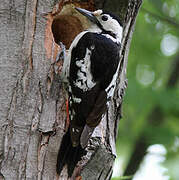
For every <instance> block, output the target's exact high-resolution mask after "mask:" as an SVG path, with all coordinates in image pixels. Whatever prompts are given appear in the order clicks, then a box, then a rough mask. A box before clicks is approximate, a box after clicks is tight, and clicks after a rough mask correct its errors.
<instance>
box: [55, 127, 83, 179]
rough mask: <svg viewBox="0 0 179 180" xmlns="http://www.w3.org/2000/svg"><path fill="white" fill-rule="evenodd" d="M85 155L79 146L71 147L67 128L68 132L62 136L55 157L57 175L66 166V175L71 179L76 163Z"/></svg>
mask: <svg viewBox="0 0 179 180" xmlns="http://www.w3.org/2000/svg"><path fill="white" fill-rule="evenodd" d="M85 154H86V151H85V150H84V149H83V148H82V147H81V145H78V146H77V147H73V146H72V141H71V137H70V128H68V131H67V132H66V134H65V135H64V136H63V139H62V142H61V145H60V149H59V152H58V156H57V165H56V171H57V173H58V174H60V173H61V171H62V169H63V167H64V166H65V165H67V169H68V175H69V177H71V176H72V174H73V170H74V168H75V166H76V164H77V163H78V161H80V160H81V157H82V156H83V155H85Z"/></svg>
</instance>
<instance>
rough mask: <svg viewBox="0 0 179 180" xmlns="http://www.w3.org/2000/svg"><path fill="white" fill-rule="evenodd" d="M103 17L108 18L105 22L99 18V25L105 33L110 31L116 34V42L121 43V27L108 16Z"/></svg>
mask: <svg viewBox="0 0 179 180" xmlns="http://www.w3.org/2000/svg"><path fill="white" fill-rule="evenodd" d="M105 16H107V17H108V20H107V21H103V20H102V19H99V18H98V20H99V21H100V23H101V24H102V26H103V28H104V29H105V30H106V31H111V32H113V33H114V34H116V39H117V42H121V40H122V32H123V28H122V26H120V25H119V23H118V21H117V20H115V19H113V18H112V17H111V16H109V15H108V14H105Z"/></svg>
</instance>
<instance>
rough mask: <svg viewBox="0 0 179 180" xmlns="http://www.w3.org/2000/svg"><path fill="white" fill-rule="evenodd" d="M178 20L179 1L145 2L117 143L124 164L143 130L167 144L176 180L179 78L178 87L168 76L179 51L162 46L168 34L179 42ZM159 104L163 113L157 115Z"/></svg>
mask: <svg viewBox="0 0 179 180" xmlns="http://www.w3.org/2000/svg"><path fill="white" fill-rule="evenodd" d="M173 22H175V23H176V25H174V24H173ZM177 24H178V25H179V0H144V3H143V6H142V8H141V11H140V13H139V15H138V18H137V22H136V27H135V31H134V35H133V40H132V44H131V49H130V53H129V60H128V69H127V77H128V88H127V91H126V95H125V98H124V105H123V119H122V120H121V121H120V123H119V135H118V141H117V153H118V154H119V158H122V159H124V167H125V166H126V165H127V163H128V160H129V157H130V155H131V153H132V151H133V147H134V144H135V142H136V140H137V138H138V137H140V135H141V134H143V135H144V136H145V137H146V138H145V139H146V143H147V144H148V145H152V144H163V145H164V146H165V148H166V149H167V155H166V161H165V163H164V165H165V167H166V168H167V169H168V174H169V176H170V179H173V180H177V179H179V176H178V174H177V173H178V169H177V168H178V162H179V153H178V152H179V145H178V147H176V149H175V151H172V150H171V149H172V148H173V146H174V142H175V139H176V137H179V84H178V82H179V80H178V82H177V83H176V85H175V86H173V87H168V80H169V78H170V76H171V73H172V70H173V68H174V67H173V62H174V61H175V60H176V57H178V59H179V53H178V52H179V51H177V50H176V51H175V52H173V53H172V54H169V55H166V54H165V53H164V52H163V50H162V47H161V46H162V41H163V40H164V38H165V37H166V36H170V37H174V38H176V39H177V40H178V43H179V31H178V26H177ZM168 43H169V42H168ZM169 48H170V47H169ZM155 108H157V109H159V111H160V113H159V112H155V113H156V114H155V113H154V110H155ZM118 179H120V177H118V178H114V180H118Z"/></svg>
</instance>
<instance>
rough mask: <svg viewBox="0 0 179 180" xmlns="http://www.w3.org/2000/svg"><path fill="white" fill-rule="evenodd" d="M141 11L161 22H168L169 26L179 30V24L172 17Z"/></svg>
mask: <svg viewBox="0 0 179 180" xmlns="http://www.w3.org/2000/svg"><path fill="white" fill-rule="evenodd" d="M141 11H142V12H145V13H148V14H150V15H151V16H153V17H154V18H156V19H159V20H161V21H164V22H167V23H168V24H171V25H172V26H174V27H175V28H179V23H178V22H177V21H176V20H174V19H172V18H170V17H167V16H165V17H163V16H160V15H158V14H155V13H153V12H151V11H149V10H147V9H145V8H141Z"/></svg>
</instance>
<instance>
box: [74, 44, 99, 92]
mask: <svg viewBox="0 0 179 180" xmlns="http://www.w3.org/2000/svg"><path fill="white" fill-rule="evenodd" d="M91 49H94V46H92V47H91ZM90 57H91V50H89V49H88V48H86V55H85V57H84V59H81V60H78V61H76V65H77V66H78V67H79V70H78V72H77V76H78V79H77V80H76V81H75V82H74V85H75V86H77V87H78V88H80V89H82V90H83V91H87V90H89V89H91V88H93V87H94V86H95V85H96V83H95V82H94V81H93V77H92V74H91V60H90Z"/></svg>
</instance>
